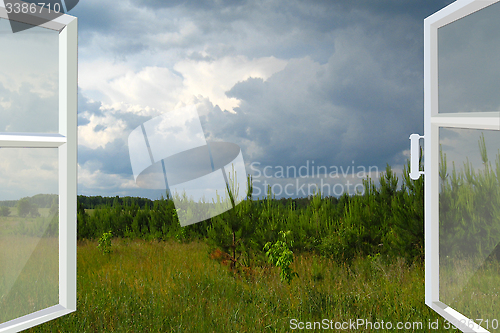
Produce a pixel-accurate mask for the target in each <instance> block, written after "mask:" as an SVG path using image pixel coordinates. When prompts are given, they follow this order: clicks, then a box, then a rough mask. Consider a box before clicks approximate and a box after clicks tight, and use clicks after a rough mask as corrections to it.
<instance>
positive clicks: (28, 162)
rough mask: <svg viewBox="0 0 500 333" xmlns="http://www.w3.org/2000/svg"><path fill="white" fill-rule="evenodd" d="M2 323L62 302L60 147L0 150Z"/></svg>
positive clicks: (0, 300)
mask: <svg viewBox="0 0 500 333" xmlns="http://www.w3.org/2000/svg"><path fill="white" fill-rule="evenodd" d="M0 171H1V172H0V323H4V322H6V321H9V320H12V319H15V318H17V317H20V316H23V315H26V314H30V313H33V312H35V311H38V310H42V309H45V308H47V307H50V306H53V305H56V304H59V240H58V232H59V196H58V194H57V193H58V180H57V177H58V153H57V149H56V148H36V149H34V148H0Z"/></svg>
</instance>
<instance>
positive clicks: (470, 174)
mask: <svg viewBox="0 0 500 333" xmlns="http://www.w3.org/2000/svg"><path fill="white" fill-rule="evenodd" d="M482 142H483V146H481V142H480V149H481V147H484V140H483V141H482ZM483 150H484V149H483ZM483 150H482V151H483ZM482 155H483V156H484V159H483V160H484V161H485V162H484V164H485V169H484V170H476V171H473V170H472V169H471V168H470V167H468V166H467V165H465V166H464V170H456V169H455V166H454V165H453V170H452V172H451V173H449V172H448V170H447V167H446V156H445V155H442V161H441V164H440V186H441V190H440V235H442V237H441V239H440V255H441V257H440V259H441V260H443V262H445V261H446V263H447V264H446V265H444V266H443V274H442V276H441V281H440V283H441V284H442V285H443V286H445V285H446V288H442V294H441V296H442V297H443V299H446V301H447V302H449V303H451V304H450V305H453V306H454V307H456V308H457V309H459V310H460V311H463V313H464V314H469V313H470V314H471V315H478V316H480V317H481V318H485V317H484V315H487V316H490V318H496V316H497V313H498V306H497V305H498V302H497V301H498V291H497V290H498V286H499V285H500V274H499V272H500V264H498V258H500V256H499V255H500V247H496V248H495V247H494V245H495V244H497V243H498V237H499V233H498V231H499V230H500V211H499V210H498V209H497V208H496V207H498V204H500V191H496V190H494V189H496V188H500V156H497V160H496V161H495V162H496V169H493V168H492V167H491V166H490V164H489V163H487V162H488V161H487V157H486V155H485V152H484V151H483V152H482ZM408 168H409V164H408V165H407V167H406V168H405V169H404V171H403V177H402V179H401V182H400V181H399V179H398V178H397V177H396V175H395V174H394V172H393V171H392V170H391V168H390V166H387V168H386V171H385V173H383V174H381V176H380V178H379V182H380V183H379V184H378V186H377V185H375V184H374V183H373V181H372V180H371V179H369V178H367V179H366V180H364V181H363V184H364V192H363V193H357V194H353V195H348V194H344V195H343V196H341V197H339V198H335V197H324V196H322V195H321V193H316V195H314V196H312V197H308V198H299V199H282V200H277V199H275V198H274V197H273V195H272V193H271V191H270V190H269V191H268V193H267V196H266V197H264V198H260V199H259V198H258V199H255V198H253V197H252V180H251V178H248V186H249V191H248V193H247V199H246V200H244V201H242V202H241V203H240V204H238V205H237V206H236V207H235V208H234V209H231V210H229V211H227V212H225V213H223V214H220V215H218V216H215V217H213V218H211V219H208V220H205V221H203V222H200V223H196V224H193V225H189V226H186V227H180V225H179V221H178V218H177V216H178V213H179V212H178V210H176V207H174V204H173V202H172V200H170V198H169V197H168V196H167V197H166V198H162V199H160V200H155V201H151V200H149V199H145V198H131V197H123V198H120V197H118V196H117V197H115V198H103V197H84V196H79V197H78V209H77V226H78V256H77V257H78V259H77V260H78V272H77V274H78V286H77V288H78V289H77V293H78V300H77V309H78V310H77V311H76V312H75V313H72V314H70V315H67V316H64V317H62V318H59V319H57V320H53V321H51V322H48V323H45V324H43V325H40V326H38V327H35V328H32V329H31V330H30V331H33V332H38V331H46V332H267V331H269V332H290V331H294V330H296V329H301V328H306V329H308V330H312V331H319V330H321V329H326V328H328V329H332V330H335V331H338V330H341V331H346V332H359V331H363V332H371V331H373V332H385V331H394V330H399V331H404V332H430V331H436V332H455V331H457V330H456V329H454V328H453V327H452V326H451V325H449V323H446V322H445V321H444V320H443V319H442V318H441V317H439V316H438V315H437V314H435V313H434V312H433V311H431V310H430V309H429V308H428V307H427V306H426V305H425V304H424V291H425V287H424V264H423V263H424V251H423V248H424V195H423V194H424V182H423V179H422V178H420V179H419V180H411V179H410V178H409V175H408ZM494 171H496V172H494ZM484 198H489V200H484ZM38 199H39V200H42V199H44V198H43V197H39V198H38ZM45 201H47V202H49V200H48V199H47V200H45ZM51 209H52V208H51ZM182 213H183V214H188V215H189V214H195V212H193V211H189V208H188V210H187V211H186V212H182ZM9 218H12V219H14V218H15V217H9ZM36 219H38V220H37V221H41V220H40V219H42V217H40V218H35V220H36ZM35 220H34V221H35ZM457 221H460V223H457ZM4 225H5V226H8V224H4ZM36 225H37V223H32V224H31V225H30V226H28V227H26V230H28V233H29V234H36V233H37V232H36V230H38V228H36V227H35V226H36ZM470 226H474V227H473V228H471V227H470ZM22 230H24V229H22ZM47 230H52V231H51V232H49V233H48V234H46V235H44V236H45V237H50V236H51V235H52V234H53V230H54V229H53V228H51V227H49V228H48V229H47ZM11 232H12V233H13V234H15V233H16V231H15V229H14V228H11ZM17 232H18V233H19V231H17ZM105 238H111V245H110V246H109V250H110V251H109V253H107V252H108V251H105V249H106V246H103V245H102V244H106V242H105V241H104V239H105ZM464 244H466V245H467V247H466V248H464V247H463V245H464ZM460 246H462V248H463V249H464V250H466V252H464V254H467V255H469V256H470V257H473V258H479V261H480V262H481V263H484V265H482V266H481V267H480V269H477V265H476V264H474V265H473V264H472V262H467V261H463V258H464V257H463V256H461V255H460V249H461V247H460ZM485 250H487V251H485ZM490 251H492V252H491V255H490V256H489V257H488V258H487V260H486V261H485V257H484V255H485V253H490ZM461 260H462V261H461ZM461 272H466V273H467V274H461ZM294 273H296V274H294ZM479 311H480V312H479ZM473 319H475V318H473ZM353 323H354V324H353ZM389 323H390V326H391V327H388V326H387V325H388V324H389ZM384 324H385V325H384ZM314 325H316V326H314ZM339 325H340V326H339ZM401 325H402V326H401ZM309 328H310V329H309Z"/></svg>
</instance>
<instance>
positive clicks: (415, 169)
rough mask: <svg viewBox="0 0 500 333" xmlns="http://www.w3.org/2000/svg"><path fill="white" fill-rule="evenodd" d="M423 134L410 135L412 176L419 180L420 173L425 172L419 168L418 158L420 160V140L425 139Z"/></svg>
mask: <svg viewBox="0 0 500 333" xmlns="http://www.w3.org/2000/svg"><path fill="white" fill-rule="evenodd" d="M423 138H424V137H423V136H422V135H418V134H412V135H410V145H411V146H410V148H411V150H410V178H411V179H413V180H417V179H419V178H420V175H423V174H424V172H423V171H420V170H419V165H418V160H419V140H420V139H423Z"/></svg>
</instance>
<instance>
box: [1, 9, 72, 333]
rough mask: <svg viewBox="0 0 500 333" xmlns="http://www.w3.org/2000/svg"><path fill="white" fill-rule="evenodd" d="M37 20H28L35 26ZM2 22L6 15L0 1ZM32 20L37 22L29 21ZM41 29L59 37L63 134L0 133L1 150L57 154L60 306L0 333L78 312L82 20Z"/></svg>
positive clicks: (61, 19)
mask: <svg viewBox="0 0 500 333" xmlns="http://www.w3.org/2000/svg"><path fill="white" fill-rule="evenodd" d="M37 16H38V15H37V14H27V15H26V16H25V18H26V21H23V23H28V24H32V25H36V24H34V22H36V18H37ZM0 18H3V19H7V20H9V18H8V15H7V10H6V8H5V4H4V1H3V0H0ZM31 20H34V21H31ZM38 26H40V27H43V28H46V29H50V30H55V31H58V32H59V111H58V112H59V113H58V116H59V133H58V134H37V133H0V146H1V147H26V148H58V160H59V171H58V183H59V193H58V196H59V304H57V305H54V306H51V307H48V308H45V309H42V310H39V311H36V312H33V313H30V314H27V315H25V316H22V317H19V318H17V319H13V320H10V321H7V322H4V323H0V333H7V332H9V333H10V332H19V331H21V330H25V329H28V328H31V327H33V326H36V325H39V324H42V323H45V322H47V321H50V320H52V319H56V318H59V317H61V316H64V315H66V314H69V313H71V312H74V311H76V303H77V296H76V266H77V261H76V251H77V247H76V246H77V242H76V239H77V223H76V219H77V206H76V205H77V181H78V179H77V148H78V129H77V119H78V118H77V113H78V95H77V94H78V19H77V18H76V17H73V16H70V15H67V14H62V15H61V16H59V17H57V18H56V19H53V20H51V21H48V22H45V23H43V24H38Z"/></svg>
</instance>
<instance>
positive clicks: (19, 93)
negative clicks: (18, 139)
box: [0, 19, 59, 133]
mask: <svg viewBox="0 0 500 333" xmlns="http://www.w3.org/2000/svg"><path fill="white" fill-rule="evenodd" d="M18 24H21V23H18ZM0 45H1V47H0V132H39V133H57V132H58V129H59V120H58V119H59V65H58V63H59V32H58V31H54V30H49V29H45V28H41V27H33V28H31V29H28V30H24V31H21V32H17V33H12V30H11V27H10V23H9V21H7V20H5V19H0Z"/></svg>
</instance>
